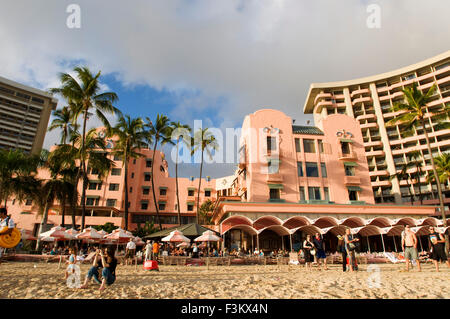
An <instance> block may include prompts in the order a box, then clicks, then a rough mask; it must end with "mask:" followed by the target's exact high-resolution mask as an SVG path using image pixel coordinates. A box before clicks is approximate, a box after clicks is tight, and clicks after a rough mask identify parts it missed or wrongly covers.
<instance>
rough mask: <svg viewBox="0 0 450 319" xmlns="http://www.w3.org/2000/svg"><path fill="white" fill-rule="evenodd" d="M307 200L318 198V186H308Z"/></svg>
mask: <svg viewBox="0 0 450 319" xmlns="http://www.w3.org/2000/svg"><path fill="white" fill-rule="evenodd" d="M308 195H309V200H320V199H321V197H320V187H308Z"/></svg>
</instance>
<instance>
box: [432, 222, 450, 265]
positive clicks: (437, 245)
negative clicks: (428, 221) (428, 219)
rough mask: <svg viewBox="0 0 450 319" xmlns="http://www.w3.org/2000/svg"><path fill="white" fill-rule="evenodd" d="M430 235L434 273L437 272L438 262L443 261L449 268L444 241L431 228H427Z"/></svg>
mask: <svg viewBox="0 0 450 319" xmlns="http://www.w3.org/2000/svg"><path fill="white" fill-rule="evenodd" d="M428 230H429V232H430V235H429V237H428V238H429V240H430V243H431V245H430V246H431V259H433V262H434V266H435V267H436V271H437V272H439V262H440V261H444V262H445V263H446V264H447V266H448V267H450V262H449V260H448V258H447V254H446V253H445V239H444V236H442V234H439V233H438V232H436V231H435V229H434V227H433V226H430V227H429V228H428Z"/></svg>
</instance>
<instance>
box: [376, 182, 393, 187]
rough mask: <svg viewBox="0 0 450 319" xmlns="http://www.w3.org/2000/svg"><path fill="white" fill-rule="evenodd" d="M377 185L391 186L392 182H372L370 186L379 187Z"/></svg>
mask: <svg viewBox="0 0 450 319" xmlns="http://www.w3.org/2000/svg"><path fill="white" fill-rule="evenodd" d="M379 186H392V183H391V181H378V182H372V187H379Z"/></svg>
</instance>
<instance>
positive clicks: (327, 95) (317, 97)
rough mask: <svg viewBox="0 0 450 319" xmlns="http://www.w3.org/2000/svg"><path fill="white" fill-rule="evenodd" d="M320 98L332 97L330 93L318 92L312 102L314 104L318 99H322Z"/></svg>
mask: <svg viewBox="0 0 450 319" xmlns="http://www.w3.org/2000/svg"><path fill="white" fill-rule="evenodd" d="M322 98H324V99H331V98H332V96H331V93H319V94H317V96H316V98H315V99H314V104H316V102H317V100H318V99H322Z"/></svg>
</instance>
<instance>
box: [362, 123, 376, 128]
mask: <svg viewBox="0 0 450 319" xmlns="http://www.w3.org/2000/svg"><path fill="white" fill-rule="evenodd" d="M359 126H360V127H361V129H365V128H378V123H376V122H372V123H365V124H360V125H359Z"/></svg>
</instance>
